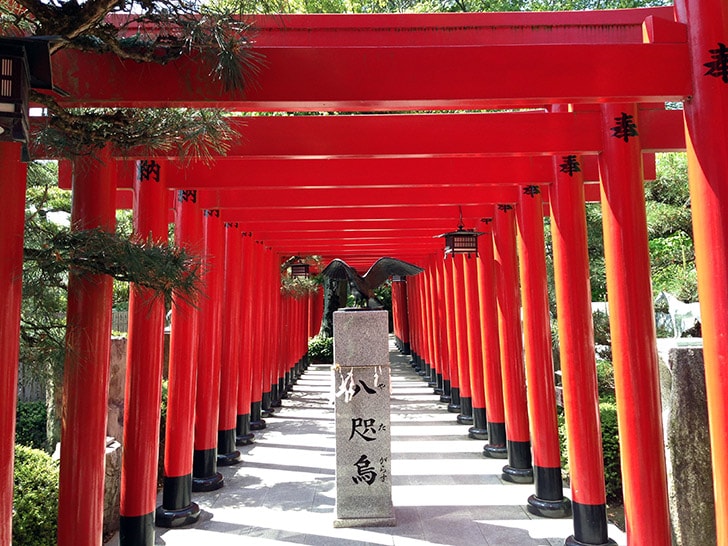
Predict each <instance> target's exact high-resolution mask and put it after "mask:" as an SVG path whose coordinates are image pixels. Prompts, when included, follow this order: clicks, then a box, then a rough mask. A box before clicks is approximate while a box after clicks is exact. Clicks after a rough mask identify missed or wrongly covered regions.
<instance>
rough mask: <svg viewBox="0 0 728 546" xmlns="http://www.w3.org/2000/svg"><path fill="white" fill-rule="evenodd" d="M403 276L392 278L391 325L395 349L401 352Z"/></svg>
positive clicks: (402, 334)
mask: <svg viewBox="0 0 728 546" xmlns="http://www.w3.org/2000/svg"><path fill="white" fill-rule="evenodd" d="M403 288H404V277H399V276H395V277H394V278H393V279H392V325H393V328H394V343H395V345H396V346H397V349H399V351H400V352H401V353H403V354H407V353H405V350H404V340H403V339H402V338H403V337H404V333H403V331H402V311H403V309H404V302H403V301H402V300H403V295H402V293H403Z"/></svg>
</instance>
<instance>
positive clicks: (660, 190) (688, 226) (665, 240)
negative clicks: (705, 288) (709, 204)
mask: <svg viewBox="0 0 728 546" xmlns="http://www.w3.org/2000/svg"><path fill="white" fill-rule="evenodd" d="M645 204H646V213H647V230H648V234H649V246H650V259H651V266H652V289H653V292H654V293H655V294H657V293H659V292H662V291H664V292H669V293H670V294H673V295H675V296H676V297H677V298H678V299H680V300H682V301H688V302H690V301H697V299H698V281H697V272H696V270H695V250H694V245H693V226H692V218H691V210H690V191H689V188H688V179H687V156H686V154H685V153H669V154H668V153H665V154H658V155H657V179H656V180H655V181H654V182H652V183H649V184H646V185H645Z"/></svg>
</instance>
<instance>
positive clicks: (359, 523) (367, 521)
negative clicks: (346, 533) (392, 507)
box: [334, 514, 397, 529]
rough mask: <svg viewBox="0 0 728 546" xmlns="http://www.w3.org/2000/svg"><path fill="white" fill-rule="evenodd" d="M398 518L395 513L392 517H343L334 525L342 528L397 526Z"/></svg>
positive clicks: (335, 521)
mask: <svg viewBox="0 0 728 546" xmlns="http://www.w3.org/2000/svg"><path fill="white" fill-rule="evenodd" d="M396 526H397V519H396V518H395V517H394V514H393V515H392V517H391V518H343V519H335V520H334V527H335V528H337V529H342V528H345V527H396Z"/></svg>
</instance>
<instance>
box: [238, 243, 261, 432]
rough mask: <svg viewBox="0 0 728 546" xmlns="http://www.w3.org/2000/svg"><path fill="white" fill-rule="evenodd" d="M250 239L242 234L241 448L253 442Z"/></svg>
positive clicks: (251, 244) (251, 253)
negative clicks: (251, 429) (251, 414)
mask: <svg viewBox="0 0 728 546" xmlns="http://www.w3.org/2000/svg"><path fill="white" fill-rule="evenodd" d="M252 260H253V239H252V237H251V236H250V234H249V233H245V234H244V235H243V274H242V283H243V314H242V322H243V329H242V331H241V332H240V336H241V342H242V347H241V351H240V381H239V382H238V415H237V418H236V422H235V444H236V445H239V446H244V445H248V444H251V443H253V438H254V437H255V435H254V434H253V433H252V432H250V392H251V389H252V386H253V343H254V338H253V332H254V320H255V318H254V315H253V313H254V309H253V294H254V293H257V292H256V291H254V290H253V265H252Z"/></svg>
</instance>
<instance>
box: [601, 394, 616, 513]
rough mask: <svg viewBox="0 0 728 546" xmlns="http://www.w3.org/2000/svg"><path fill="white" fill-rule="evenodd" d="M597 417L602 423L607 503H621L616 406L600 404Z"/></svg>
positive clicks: (607, 403)
mask: <svg viewBox="0 0 728 546" xmlns="http://www.w3.org/2000/svg"><path fill="white" fill-rule="evenodd" d="M599 417H600V419H601V421H602V450H603V451H604V482H605V485H606V489H607V502H608V503H619V504H621V503H622V465H621V464H620V462H619V431H618V428H617V405H616V404H615V403H614V402H604V401H603V402H600V404H599Z"/></svg>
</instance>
